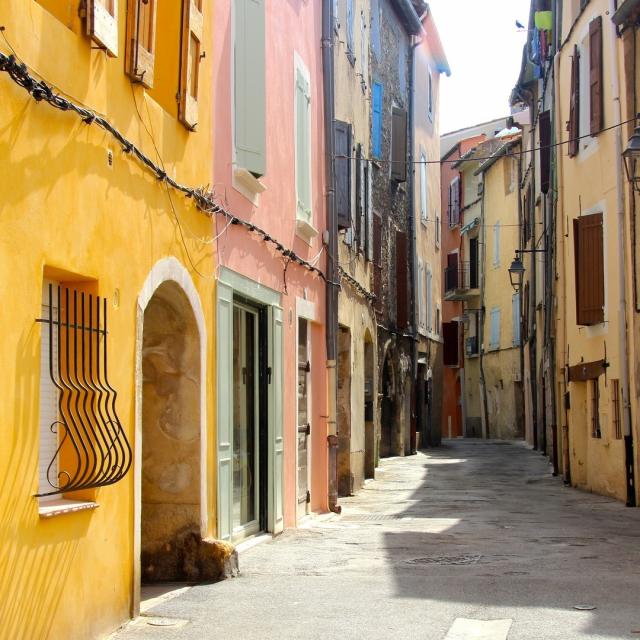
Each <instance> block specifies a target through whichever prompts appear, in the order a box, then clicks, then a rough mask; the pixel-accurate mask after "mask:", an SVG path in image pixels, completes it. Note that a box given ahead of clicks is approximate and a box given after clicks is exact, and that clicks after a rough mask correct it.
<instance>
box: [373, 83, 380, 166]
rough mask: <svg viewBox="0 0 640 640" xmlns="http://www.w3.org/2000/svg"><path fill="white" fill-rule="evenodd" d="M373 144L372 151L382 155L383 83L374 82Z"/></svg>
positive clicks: (377, 155) (377, 156) (374, 153)
mask: <svg viewBox="0 0 640 640" xmlns="http://www.w3.org/2000/svg"><path fill="white" fill-rule="evenodd" d="M371 104H372V107H371V108H372V115H371V145H372V153H373V155H374V156H375V157H376V158H379V157H380V156H381V155H382V85H381V84H380V83H379V82H374V83H373V91H372V95H371Z"/></svg>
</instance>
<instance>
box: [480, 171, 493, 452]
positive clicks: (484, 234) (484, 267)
mask: <svg viewBox="0 0 640 640" xmlns="http://www.w3.org/2000/svg"><path fill="white" fill-rule="evenodd" d="M482 182H483V184H484V183H485V174H484V173H483V174H482ZM485 193H486V189H484V188H483V189H482V200H481V201H480V224H481V226H480V229H481V234H482V242H481V243H480V247H481V249H482V260H481V261H480V264H481V265H482V278H481V280H480V323H479V325H480V326H479V328H480V336H479V342H480V344H479V347H480V393H481V394H482V396H481V399H482V420H483V421H484V430H483V431H484V433H483V434H482V435H483V436H484V437H485V438H487V439H488V438H489V437H490V430H489V407H488V406H487V385H486V381H485V377H484V319H485V316H486V313H485V306H484V289H485V278H486V275H485V274H486V272H487V264H486V262H487V230H486V225H485V219H484V200H485Z"/></svg>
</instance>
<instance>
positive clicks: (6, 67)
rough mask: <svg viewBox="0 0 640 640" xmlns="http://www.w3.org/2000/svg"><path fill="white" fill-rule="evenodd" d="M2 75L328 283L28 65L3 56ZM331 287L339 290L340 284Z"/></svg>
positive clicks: (206, 209) (311, 267)
mask: <svg viewBox="0 0 640 640" xmlns="http://www.w3.org/2000/svg"><path fill="white" fill-rule="evenodd" d="M0 71H1V72H4V73H7V74H8V75H9V76H10V77H11V79H12V80H13V81H14V82H15V83H16V84H17V85H18V86H20V87H22V88H23V89H25V91H27V93H28V94H29V95H30V96H31V97H32V98H33V99H34V100H35V101H36V102H46V103H48V104H49V105H51V106H52V107H55V108H56V109H59V110H60V111H72V112H73V113H75V114H76V115H77V116H79V117H80V119H81V120H82V121H83V122H84V123H85V124H87V125H96V126H98V127H100V128H101V129H103V130H104V131H106V132H107V133H109V134H110V135H111V136H112V137H113V138H115V140H116V141H117V142H118V143H119V144H120V145H121V147H122V149H123V151H124V152H125V153H126V154H130V155H132V156H133V157H135V158H136V160H138V161H139V162H140V163H141V164H142V165H143V167H144V168H145V169H147V170H148V171H149V172H150V173H151V174H153V175H154V177H155V178H157V179H158V180H159V181H160V182H163V183H164V184H165V185H166V187H167V189H168V188H169V187H171V188H172V189H175V190H176V191H179V192H181V193H183V194H184V195H185V196H187V197H188V198H193V200H194V202H195V204H196V206H197V207H198V209H200V211H202V212H203V213H204V214H206V215H208V216H210V217H212V216H214V215H222V216H225V217H226V218H227V221H228V223H229V225H236V226H241V227H243V228H245V229H247V230H248V231H249V232H250V233H253V234H255V235H257V236H259V237H260V239H261V240H263V241H264V242H265V243H267V244H268V245H270V246H271V247H273V248H274V249H275V250H276V251H277V252H278V253H280V254H281V255H282V256H283V257H284V258H287V259H288V260H289V261H290V262H294V263H297V264H299V265H300V266H301V267H303V268H305V269H307V270H308V271H310V272H311V273H313V274H315V275H317V276H319V277H320V278H322V279H323V280H324V281H325V282H326V281H327V278H326V276H325V274H324V272H323V271H322V270H321V269H319V268H318V267H316V266H315V265H313V264H311V263H310V262H309V261H307V260H305V259H304V258H302V257H301V256H299V255H298V254H297V253H295V252H294V251H293V250H292V249H289V248H287V247H286V246H285V245H283V244H282V243H281V242H279V241H278V240H277V239H276V238H274V237H272V236H271V235H270V234H269V233H267V232H266V231H265V230H264V229H261V228H260V227H259V226H257V225H255V224H253V223H252V222H249V221H248V220H244V219H242V218H239V217H238V216H236V215H234V214H233V213H231V212H230V211H228V210H227V209H225V208H224V207H223V206H221V205H220V204H218V203H217V202H216V201H215V200H214V198H213V197H212V193H211V192H209V191H208V190H207V189H205V188H193V187H189V186H187V185H184V184H181V183H180V182H177V181H176V180H174V179H173V178H172V177H171V176H169V175H168V174H167V172H166V171H165V170H164V169H163V168H162V167H161V166H159V165H158V164H156V163H155V162H154V161H153V160H151V158H149V156H147V155H146V154H145V153H144V152H143V151H142V150H141V149H139V148H138V147H137V146H136V145H135V144H134V143H133V142H132V141H131V140H129V139H127V138H126V137H125V136H124V135H122V133H120V131H118V129H116V128H115V127H114V126H113V125H112V124H111V123H110V122H109V121H108V120H107V119H106V118H105V117H103V116H101V115H99V114H97V113H96V112H95V111H93V110H92V109H89V108H86V107H83V106H81V105H79V104H77V103H75V102H74V101H72V100H69V99H67V98H64V97H62V96H61V95H59V94H58V93H55V92H54V90H53V88H52V86H51V85H49V84H48V83H46V82H45V81H44V80H37V79H36V78H34V77H33V76H32V75H31V74H30V73H29V69H28V68H27V65H26V64H24V63H22V62H19V61H18V58H17V56H15V55H6V54H4V53H1V52H0ZM198 273H199V272H198ZM331 284H333V285H335V286H339V283H331Z"/></svg>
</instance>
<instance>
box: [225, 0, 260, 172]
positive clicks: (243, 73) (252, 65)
mask: <svg viewBox="0 0 640 640" xmlns="http://www.w3.org/2000/svg"><path fill="white" fill-rule="evenodd" d="M233 6H234V10H235V13H234V25H235V34H234V43H233V51H234V108H235V121H234V129H235V151H236V158H235V160H236V163H237V165H238V166H239V167H241V168H243V169H246V170H247V171H249V172H250V173H252V174H253V175H254V176H256V177H259V176H262V175H264V174H265V172H266V142H265V140H266V138H265V25H264V20H265V0H235V2H234V5H233Z"/></svg>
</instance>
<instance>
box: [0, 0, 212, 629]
mask: <svg viewBox="0 0 640 640" xmlns="http://www.w3.org/2000/svg"><path fill="white" fill-rule="evenodd" d="M84 6H85V7H86V10H85V13H84V14H83V15H76V13H75V7H77V3H72V2H67V1H66V0H7V2H6V3H5V7H4V8H5V11H4V12H3V13H4V17H3V25H4V31H3V35H4V36H5V38H6V39H4V40H2V42H0V52H1V53H2V55H3V57H2V58H0V60H2V65H0V66H1V67H2V71H3V73H0V114H1V115H0V147H1V148H2V149H3V158H4V163H3V171H2V172H1V176H0V191H1V192H2V193H3V198H2V200H1V202H0V213H1V215H0V228H1V229H2V241H1V242H0V269H1V272H2V274H3V277H2V279H1V280H0V292H2V295H3V296H4V300H5V304H4V308H5V312H4V313H3V327H4V330H3V332H2V337H1V338H0V358H1V359H2V361H3V362H4V363H5V374H4V380H5V389H4V390H5V392H4V393H3V396H2V399H1V400H0V417H1V419H0V434H1V437H2V440H3V442H4V446H3V447H2V448H1V451H0V470H1V473H2V478H3V480H2V488H1V490H0V519H1V522H2V527H1V528H0V557H2V559H3V561H2V563H1V564H0V603H1V604H0V624H1V626H2V630H3V631H2V635H3V636H4V637H8V638H34V639H35V638H46V637H51V638H69V639H71V638H83V639H84V638H90V637H98V636H101V635H104V634H106V633H108V632H109V631H112V630H113V629H114V628H116V627H117V626H118V625H119V624H121V623H123V622H124V621H126V620H127V619H128V618H129V617H130V616H131V615H135V614H136V613H137V610H138V607H139V595H140V583H141V580H143V579H144V580H153V579H154V578H162V577H165V578H166V577H167V576H170V575H173V576H174V577H180V576H182V577H184V575H185V571H186V572H188V570H187V568H186V567H185V566H183V565H181V564H180V562H181V561H180V557H183V556H180V553H182V554H183V555H184V553H186V551H185V545H187V543H188V539H187V538H188V536H193V537H194V540H195V539H199V538H207V537H208V536H212V535H215V530H214V526H215V524H214V523H215V521H216V514H215V502H216V501H215V495H216V484H215V479H216V473H215V464H214V463H215V461H214V460H213V451H215V446H214V443H215V433H214V424H213V421H212V417H213V416H214V415H215V412H214V389H215V381H214V380H213V372H214V367H213V363H214V357H215V354H214V341H213V340H212V339H211V336H213V335H215V333H214V326H213V318H214V294H215V280H214V277H215V266H216V265H215V261H214V258H215V254H214V251H213V246H214V245H213V244H212V243H211V238H212V235H213V234H212V220H211V217H210V216H209V215H206V214H205V213H204V212H203V211H202V210H200V209H199V208H198V206H197V205H196V200H197V198H194V197H187V194H186V193H185V192H183V191H180V190H179V189H176V188H174V186H175V185H173V186H172V184H171V183H170V180H174V181H176V183H180V184H182V185H188V186H191V187H204V185H207V184H208V183H209V181H210V176H211V175H212V171H211V160H210V159H211V150H210V146H211V136H210V117H211V96H212V82H211V78H212V70H211V69H210V68H209V67H208V65H207V58H206V57H205V54H206V49H207V45H208V43H209V42H210V27H209V25H210V22H211V20H210V16H209V11H210V5H209V4H208V3H201V2H196V0H185V1H184V2H173V3H158V5H157V7H156V6H155V5H153V4H151V3H144V2H138V1H137V0H130V1H129V2H126V1H125V0H120V1H119V2H114V3H106V4H103V3H101V2H98V0H96V1H95V2H92V1H90V2H87V3H84ZM181 25H182V26H181ZM159 34H162V38H160V37H159ZM12 53H14V54H15V55H16V57H17V58H18V59H19V61H20V63H21V64H22V63H24V65H26V67H24V68H23V67H19V66H16V65H14V64H13V60H12V59H9V58H8V56H9V55H10V54H12ZM25 72H28V73H29V74H30V75H31V77H33V78H35V81H40V80H42V81H43V82H44V83H46V86H45V85H40V87H39V88H38V86H36V85H35V84H30V82H29V81H27V76H26V75H25ZM20 82H21V83H22V84H26V85H27V90H25V88H24V87H23V86H19V83H20ZM47 87H50V88H51V93H49V92H48V91H49V90H48V89H47ZM52 96H61V97H62V100H57V99H56V98H54V97H52ZM34 98H38V99H34ZM64 100H66V101H69V102H64ZM52 102H57V105H58V107H62V108H55V106H53V105H52V104H51V103H52ZM69 103H73V104H74V105H77V107H78V109H75V108H74V109H69V108H67V107H68V105H69ZM107 125H108V126H107ZM109 126H112V127H114V128H115V129H116V130H117V132H119V134H121V136H119V135H118V133H117V132H116V133H114V131H113V130H110V129H109ZM142 154H144V155H142ZM147 160H149V162H147ZM200 204H202V202H201V201H200ZM49 284H51V291H52V296H51V298H49V295H48V292H49V286H48V285H49ZM58 287H60V292H61V294H60V298H59V301H58V298H57V291H58ZM67 291H68V292H69V293H68V294H67ZM67 295H69V297H68V298H67ZM14 296H15V297H14ZM90 296H91V301H92V302H91V303H90V302H89V299H90V298H89V297H90ZM90 305H91V306H90ZM98 314H99V315H98ZM107 319H108V325H107V324H106V322H107ZM38 320H40V321H38ZM42 320H44V321H42ZM107 358H108V360H107ZM107 361H108V376H107V368H106V367H107ZM72 445H73V446H72ZM116 479H117V480H118V481H117V482H115V480H116ZM109 482H111V484H110V483H109ZM65 487H67V488H68V487H73V488H74V489H76V490H74V491H68V490H67V491H65ZM80 489H82V490H80ZM43 493H44V494H53V495H45V496H42V497H36V496H37V495H38V494H43ZM161 549H164V552H162V551H161ZM192 577H194V576H192ZM89 603H92V604H91V606H89Z"/></svg>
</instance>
